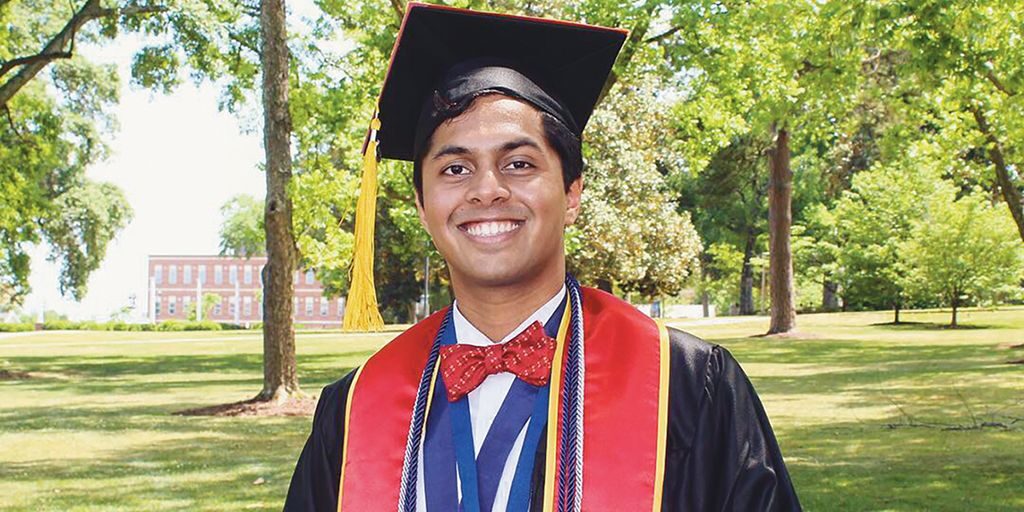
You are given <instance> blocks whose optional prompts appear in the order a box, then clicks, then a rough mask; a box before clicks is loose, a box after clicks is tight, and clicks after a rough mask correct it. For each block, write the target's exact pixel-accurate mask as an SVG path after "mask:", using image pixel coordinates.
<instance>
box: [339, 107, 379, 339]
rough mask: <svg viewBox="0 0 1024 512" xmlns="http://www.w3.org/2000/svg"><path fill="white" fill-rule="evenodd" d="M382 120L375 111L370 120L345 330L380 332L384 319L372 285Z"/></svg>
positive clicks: (357, 204)
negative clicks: (378, 155)
mask: <svg viewBox="0 0 1024 512" xmlns="http://www.w3.org/2000/svg"><path fill="white" fill-rule="evenodd" d="M378 130H380V119H377V116H376V114H374V116H373V121H371V122H370V136H369V138H368V139H367V142H366V151H365V152H364V153H363V177H362V182H361V183H360V185H359V201H358V202H357V203H356V230H355V238H356V240H355V244H356V246H355V250H354V251H353V252H352V273H351V276H350V277H351V278H350V284H349V289H348V300H347V301H346V303H345V323H344V329H345V330H346V331H377V330H380V329H381V328H383V327H384V319H383V318H381V316H380V311H379V310H378V309H377V293H376V290H374V286H373V225H374V220H375V217H376V216H377V131H378Z"/></svg>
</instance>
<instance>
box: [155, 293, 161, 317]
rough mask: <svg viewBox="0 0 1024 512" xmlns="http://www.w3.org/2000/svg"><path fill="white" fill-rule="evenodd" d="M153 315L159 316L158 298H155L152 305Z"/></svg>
mask: <svg viewBox="0 0 1024 512" xmlns="http://www.w3.org/2000/svg"><path fill="white" fill-rule="evenodd" d="M153 315H154V316H160V297H157V298H156V301H155V302H154V303H153Z"/></svg>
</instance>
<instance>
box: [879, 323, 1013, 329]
mask: <svg viewBox="0 0 1024 512" xmlns="http://www.w3.org/2000/svg"><path fill="white" fill-rule="evenodd" d="M869 325H870V326H871V327H878V328H881V329H885V330H890V331H918V330H920V331H935V330H944V331H950V330H956V331H970V330H976V329H999V328H1002V327H1003V326H1000V325H987V324H958V325H955V326H953V325H950V324H948V323H937V322H899V323H897V322H880V323H874V324H869Z"/></svg>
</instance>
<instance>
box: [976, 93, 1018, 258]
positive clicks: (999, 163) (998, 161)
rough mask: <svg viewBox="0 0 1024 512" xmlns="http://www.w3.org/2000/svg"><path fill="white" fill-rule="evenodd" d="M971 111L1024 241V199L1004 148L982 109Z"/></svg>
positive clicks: (997, 182) (1000, 187)
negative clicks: (1012, 174)
mask: <svg viewBox="0 0 1024 512" xmlns="http://www.w3.org/2000/svg"><path fill="white" fill-rule="evenodd" d="M970 110H971V114H973V115H974V121H975V122H976V123H978V130H979V131H980V132H981V134H982V135H984V136H985V141H986V142H987V146H988V153H989V158H990V159H991V160H992V165H993V166H994V167H995V171H996V184H998V185H999V191H1000V192H1002V196H1003V200H1004V201H1006V206H1007V207H1009V208H1010V216H1012V217H1013V221H1014V222H1015V223H1016V224H1017V231H1018V232H1019V233H1020V239H1021V240H1022V241H1024V199H1022V198H1021V193H1020V189H1018V188H1017V184H1016V183H1014V179H1013V177H1012V176H1011V175H1010V169H1009V166H1008V165H1007V164H1006V159H1005V158H1004V157H1003V146H1002V144H1000V142H999V139H998V138H997V137H996V134H995V133H994V132H993V131H992V128H991V127H990V126H989V124H988V119H987V118H986V117H985V113H984V112H982V110H981V107H979V106H977V105H974V106H971V107H970Z"/></svg>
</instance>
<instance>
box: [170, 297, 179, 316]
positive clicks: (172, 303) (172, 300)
mask: <svg viewBox="0 0 1024 512" xmlns="http://www.w3.org/2000/svg"><path fill="white" fill-rule="evenodd" d="M177 305H178V298H177V297H167V314H168V315H173V314H174V311H175V309H176V308H175V306H177Z"/></svg>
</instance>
